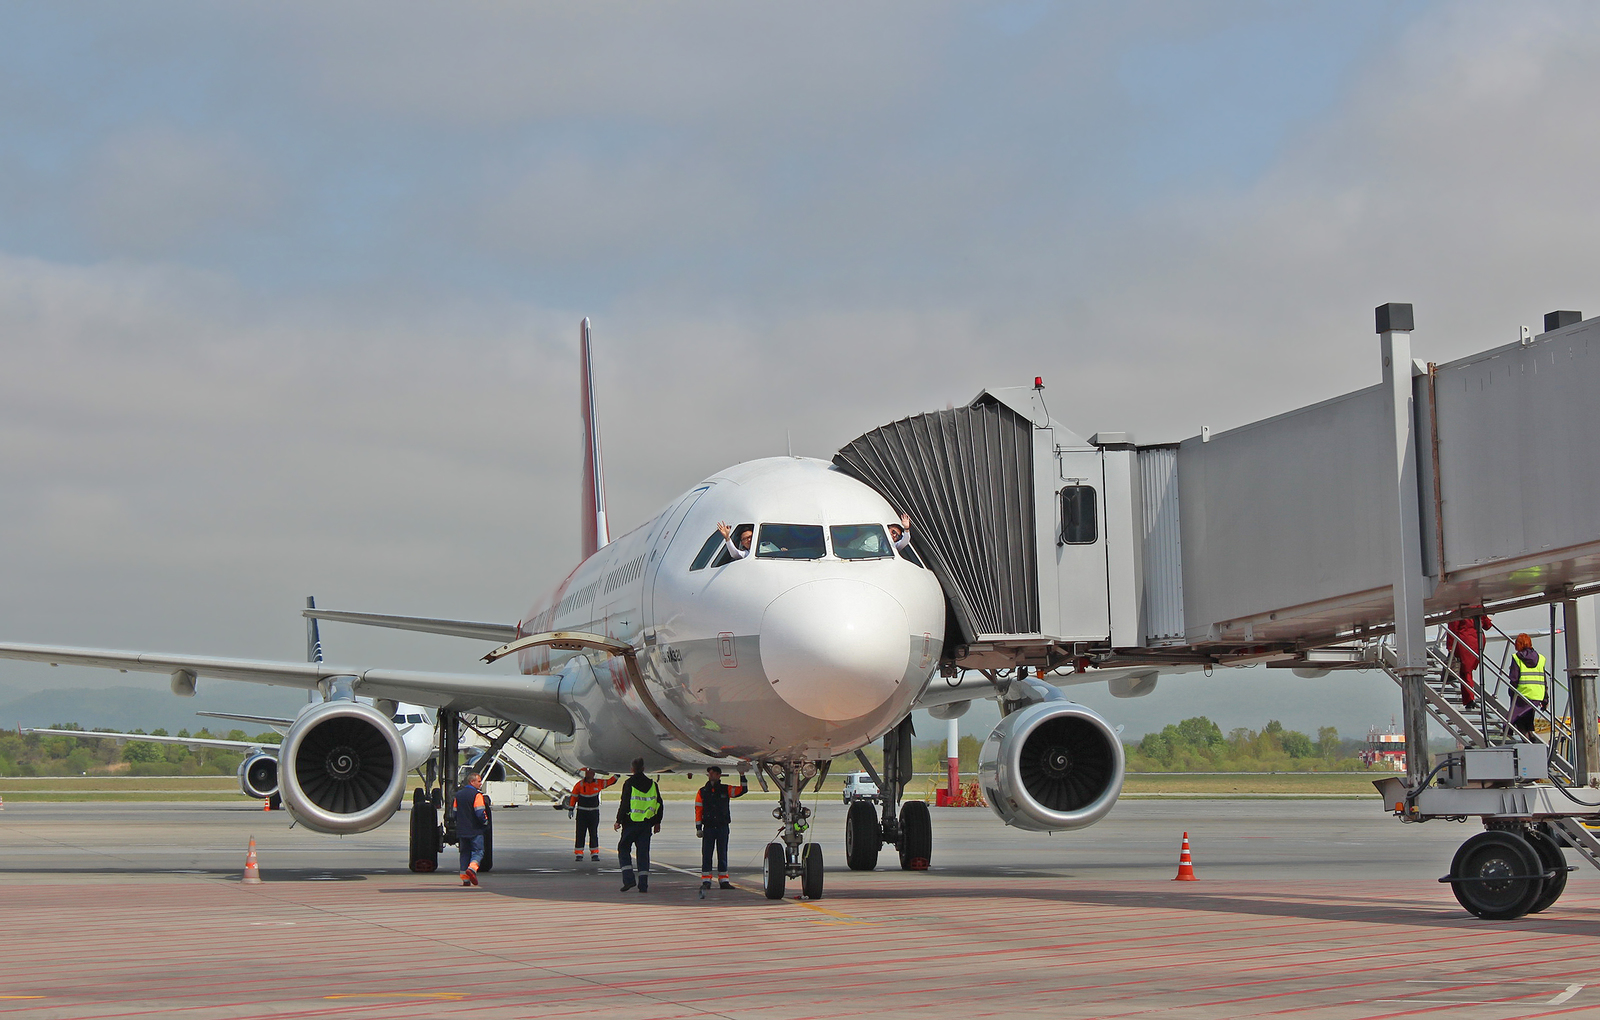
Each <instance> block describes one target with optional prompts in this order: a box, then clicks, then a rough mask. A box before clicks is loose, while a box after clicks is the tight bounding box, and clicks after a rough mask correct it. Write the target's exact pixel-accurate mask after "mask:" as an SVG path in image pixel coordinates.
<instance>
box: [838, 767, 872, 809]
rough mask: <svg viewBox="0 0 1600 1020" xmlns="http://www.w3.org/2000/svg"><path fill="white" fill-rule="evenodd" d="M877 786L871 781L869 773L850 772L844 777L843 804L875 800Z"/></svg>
mask: <svg viewBox="0 0 1600 1020" xmlns="http://www.w3.org/2000/svg"><path fill="white" fill-rule="evenodd" d="M877 799H878V784H877V783H874V782H873V781H872V773H870V772H852V773H850V774H849V775H848V776H845V777H844V802H845V803H846V804H848V803H850V802H851V801H853V800H877Z"/></svg>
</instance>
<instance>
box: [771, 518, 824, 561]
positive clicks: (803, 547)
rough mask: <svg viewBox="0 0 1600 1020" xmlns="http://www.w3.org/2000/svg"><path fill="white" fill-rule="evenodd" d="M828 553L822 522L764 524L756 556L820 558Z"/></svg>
mask: <svg viewBox="0 0 1600 1020" xmlns="http://www.w3.org/2000/svg"><path fill="white" fill-rule="evenodd" d="M826 555H828V547H827V546H826V545H825V544H824V543H823V540H822V525H820V524H763V525H762V526H761V537H760V538H759V539H758V540H757V542H756V556H758V557H760V558H761V559H767V560H820V559H822V557H824V556H826Z"/></svg>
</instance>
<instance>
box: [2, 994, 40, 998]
mask: <svg viewBox="0 0 1600 1020" xmlns="http://www.w3.org/2000/svg"><path fill="white" fill-rule="evenodd" d="M42 998H44V996H42V995H0V999H42Z"/></svg>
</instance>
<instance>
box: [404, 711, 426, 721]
mask: <svg viewBox="0 0 1600 1020" xmlns="http://www.w3.org/2000/svg"><path fill="white" fill-rule="evenodd" d="M427 721H428V717H427V716H425V715H422V714H421V713H418V714H416V715H408V716H406V722H414V723H425V722H427Z"/></svg>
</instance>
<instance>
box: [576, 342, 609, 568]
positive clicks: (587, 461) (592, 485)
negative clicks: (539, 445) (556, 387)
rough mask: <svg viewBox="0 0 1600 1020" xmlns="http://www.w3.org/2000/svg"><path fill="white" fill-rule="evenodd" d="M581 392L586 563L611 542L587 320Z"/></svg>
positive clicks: (581, 359) (581, 344)
mask: <svg viewBox="0 0 1600 1020" xmlns="http://www.w3.org/2000/svg"><path fill="white" fill-rule="evenodd" d="M578 361H579V362H580V363H581V372H582V377H583V378H582V387H583V392H582V396H581V398H580V399H581V401H582V404H583V555H584V558H585V559H587V558H588V557H590V556H593V555H594V554H595V553H596V552H597V551H599V549H600V547H601V546H603V545H605V544H606V543H607V542H609V541H611V535H610V529H609V528H608V527H607V526H606V474H605V468H604V466H603V465H602V463H601V460H600V423H599V421H598V420H597V419H596V418H595V411H594V359H593V358H592V357H591V355H590V349H589V320H588V319H584V320H583V325H582V326H581V327H580V333H579V338H578Z"/></svg>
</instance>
